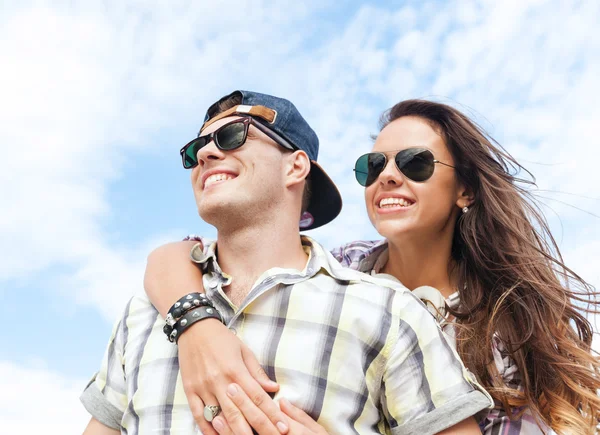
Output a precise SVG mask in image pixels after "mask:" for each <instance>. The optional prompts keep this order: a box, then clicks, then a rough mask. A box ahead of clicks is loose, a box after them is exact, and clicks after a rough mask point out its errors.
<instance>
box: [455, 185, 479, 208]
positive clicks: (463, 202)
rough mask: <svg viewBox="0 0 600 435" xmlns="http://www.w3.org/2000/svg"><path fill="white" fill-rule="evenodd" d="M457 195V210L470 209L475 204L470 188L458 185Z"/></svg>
mask: <svg viewBox="0 0 600 435" xmlns="http://www.w3.org/2000/svg"><path fill="white" fill-rule="evenodd" d="M457 193H458V195H457V196H458V197H457V199H456V205H457V206H458V208H461V209H462V208H464V207H471V204H473V203H474V202H475V194H474V193H473V189H471V188H470V187H466V186H463V185H460V186H459V188H458V192H457Z"/></svg>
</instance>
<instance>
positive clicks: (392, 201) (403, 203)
mask: <svg viewBox="0 0 600 435" xmlns="http://www.w3.org/2000/svg"><path fill="white" fill-rule="evenodd" d="M413 204H414V202H412V201H409V200H407V199H404V198H383V199H382V200H381V201H379V208H392V207H408V206H411V205H413Z"/></svg>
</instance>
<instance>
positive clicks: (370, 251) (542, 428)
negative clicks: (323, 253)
mask: <svg viewBox="0 0 600 435" xmlns="http://www.w3.org/2000/svg"><path fill="white" fill-rule="evenodd" d="M387 248H388V243H387V240H378V241H366V240H358V241H355V242H351V243H348V244H347V245H344V246H341V247H339V248H336V249H334V250H333V251H331V253H332V254H333V256H334V257H335V258H336V259H337V260H338V261H339V262H340V263H341V264H342V265H343V266H344V267H348V268H351V269H354V270H359V271H361V272H365V273H372V272H378V270H376V269H377V266H378V264H380V263H381V261H379V260H380V258H381V257H382V255H386V254H387ZM446 303H447V304H448V305H449V306H451V307H455V306H457V305H458V304H459V303H460V298H459V294H458V292H456V293H454V294H452V295H451V296H450V297H449V298H448V299H447V300H446ZM445 327H447V328H450V327H452V324H451V323H446V324H445ZM492 354H493V356H494V363H495V364H496V367H497V369H498V373H499V374H500V375H501V376H502V379H503V380H504V383H505V384H506V385H508V386H510V387H511V388H514V389H516V390H519V391H523V385H522V383H521V375H520V373H519V370H518V368H517V365H516V364H515V362H514V360H513V359H512V358H511V357H510V355H509V354H508V352H506V349H505V348H504V345H503V344H502V342H501V341H500V339H499V337H495V338H494V340H493V347H492ZM479 415H480V416H481V414H479ZM479 427H480V428H481V431H482V433H483V434H485V435H496V434H498V435H544V434H546V435H553V434H554V435H556V433H555V432H554V431H553V430H552V429H550V428H548V426H547V425H545V424H540V425H538V422H536V420H535V418H534V417H533V415H532V414H531V412H530V411H529V410H526V411H525V412H524V413H523V415H522V416H521V417H520V418H518V419H516V420H511V419H510V418H509V416H508V414H507V413H506V411H505V410H504V408H503V406H502V404H501V403H500V402H496V403H495V406H494V409H491V410H490V411H489V412H488V413H487V415H486V414H483V418H482V419H481V420H480V422H479Z"/></svg>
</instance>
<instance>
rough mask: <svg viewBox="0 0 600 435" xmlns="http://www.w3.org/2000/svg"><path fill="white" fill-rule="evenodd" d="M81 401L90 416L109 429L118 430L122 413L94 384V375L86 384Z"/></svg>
mask: <svg viewBox="0 0 600 435" xmlns="http://www.w3.org/2000/svg"><path fill="white" fill-rule="evenodd" d="M79 399H80V400H81V403H82V404H83V406H84V407H85V409H86V410H87V412H89V413H90V414H91V415H92V417H94V418H95V419H96V420H98V421H99V422H100V423H102V424H103V425H105V426H108V427H110V428H111V429H116V430H120V429H121V420H122V418H123V413H122V412H121V411H120V410H119V409H118V408H117V407H116V406H114V405H113V404H112V403H110V402H109V401H108V400H106V397H104V395H103V394H102V393H101V392H100V390H99V389H98V386H97V385H96V376H94V378H93V379H92V380H91V381H90V383H89V384H88V385H87V387H86V388H85V390H83V393H81V396H80V397H79Z"/></svg>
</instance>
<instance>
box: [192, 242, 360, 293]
mask: <svg viewBox="0 0 600 435" xmlns="http://www.w3.org/2000/svg"><path fill="white" fill-rule="evenodd" d="M300 237H301V241H302V246H303V247H304V249H305V251H306V252H307V254H308V261H307V262H306V266H305V268H304V270H302V271H300V272H299V274H298V278H306V279H307V278H311V277H312V276H314V275H316V274H317V273H319V272H320V271H321V270H323V271H324V272H325V273H327V274H329V275H330V276H331V277H332V278H334V279H337V280H340V281H355V280H356V274H355V273H354V272H353V271H351V270H349V269H346V268H345V267H343V266H342V265H341V264H340V263H339V262H338V261H337V260H336V259H335V258H334V257H333V256H332V255H331V253H329V251H327V250H326V249H325V248H323V246H321V245H320V244H319V243H318V242H316V241H315V240H313V239H312V238H310V237H308V236H304V235H302V236H300ZM190 258H191V260H192V261H193V262H194V263H196V264H198V265H199V267H200V268H201V269H202V271H203V272H204V273H206V272H213V273H215V274H217V275H218V276H221V277H223V278H224V279H225V281H226V282H224V283H223V284H224V285H228V284H229V283H230V282H231V279H232V277H231V276H229V275H227V274H226V273H224V272H223V271H222V270H221V267H220V266H219V263H218V261H217V242H216V241H214V242H212V243H210V244H209V245H207V246H204V249H203V246H202V244H201V243H196V244H195V245H194V246H193V247H192V250H191V251H190ZM284 270H285V271H286V272H289V269H280V268H273V269H271V272H272V273H270V274H273V275H276V274H277V272H279V271H284Z"/></svg>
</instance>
